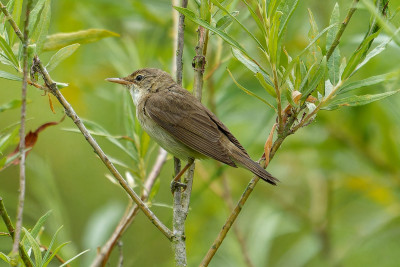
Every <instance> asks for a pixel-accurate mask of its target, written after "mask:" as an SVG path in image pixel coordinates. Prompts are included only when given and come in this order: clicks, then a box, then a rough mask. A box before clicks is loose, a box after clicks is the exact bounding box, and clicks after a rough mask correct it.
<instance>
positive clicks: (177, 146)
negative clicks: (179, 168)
mask: <svg viewBox="0 0 400 267" xmlns="http://www.w3.org/2000/svg"><path fill="white" fill-rule="evenodd" d="M136 114H138V113H137V112H136ZM137 117H138V120H139V123H140V125H141V126H142V128H143V130H144V131H145V132H146V133H147V134H148V135H149V136H150V137H151V138H152V139H153V140H154V141H156V142H157V143H158V144H159V145H160V146H161V147H162V148H164V149H165V150H166V151H168V152H169V153H171V154H172V155H174V156H175V157H177V158H180V159H182V160H187V159H188V158H197V159H201V158H206V156H205V155H203V154H201V153H199V152H197V151H195V150H193V149H191V148H190V147H188V146H186V145H185V144H183V143H181V142H180V141H178V140H176V139H175V138H174V137H173V136H172V135H171V134H169V133H168V132H167V131H166V130H164V129H163V128H162V127H160V126H159V125H158V124H157V123H155V122H154V121H153V120H152V119H150V118H148V117H147V116H145V115H141V116H137Z"/></svg>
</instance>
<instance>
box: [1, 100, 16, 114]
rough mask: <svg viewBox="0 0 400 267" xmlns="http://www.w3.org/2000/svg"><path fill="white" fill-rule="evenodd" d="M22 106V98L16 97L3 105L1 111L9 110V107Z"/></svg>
mask: <svg viewBox="0 0 400 267" xmlns="http://www.w3.org/2000/svg"><path fill="white" fill-rule="evenodd" d="M20 106H21V100H19V99H15V100H12V101H10V102H8V103H6V104H3V105H1V106H0V112H3V111H6V110H9V109H13V108H18V107H20Z"/></svg>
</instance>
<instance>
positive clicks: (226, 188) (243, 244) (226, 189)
mask: <svg viewBox="0 0 400 267" xmlns="http://www.w3.org/2000/svg"><path fill="white" fill-rule="evenodd" d="M222 184H223V188H224V193H223V194H222V197H223V198H224V199H225V202H226V203H227V205H228V208H229V209H230V210H233V209H234V203H233V200H232V193H231V189H230V188H229V184H228V179H227V178H226V176H225V175H223V176H222ZM233 232H234V233H235V235H236V238H237V240H238V242H239V246H240V249H241V251H242V254H243V259H244V261H245V263H246V265H247V266H248V267H254V264H253V262H252V261H251V258H250V255H249V253H248V250H247V246H246V241H245V239H244V237H243V234H242V232H241V231H240V229H239V227H238V225H237V224H234V225H233Z"/></svg>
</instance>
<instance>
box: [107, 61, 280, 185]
mask: <svg viewBox="0 0 400 267" xmlns="http://www.w3.org/2000/svg"><path fill="white" fill-rule="evenodd" d="M108 80H109V81H111V82H116V83H120V84H123V85H125V86H127V87H128V89H129V91H130V93H131V95H132V99H133V101H134V103H135V105H136V115H137V118H138V120H139V122H140V124H141V126H142V127H143V129H144V130H145V131H146V132H147V133H148V134H149V135H150V136H151V137H152V138H153V139H154V140H155V141H156V142H157V143H158V144H159V145H160V146H162V147H163V148H164V149H165V150H167V151H168V152H170V153H171V154H173V155H175V156H176V157H178V158H181V159H189V158H205V157H210V158H213V159H215V160H218V161H220V162H223V163H225V164H227V165H230V166H232V167H237V166H241V167H244V168H246V169H248V170H250V171H251V172H253V173H254V174H255V175H257V176H259V177H260V178H262V179H263V180H265V181H266V182H268V183H270V184H274V185H275V184H276V182H277V181H278V180H277V179H276V178H274V177H273V176H272V175H271V174H269V173H268V172H267V171H266V170H264V169H263V168H262V167H261V166H260V165H259V164H257V163H256V162H254V161H253V160H252V159H251V158H250V157H249V155H248V154H247V152H246V150H245V149H244V148H243V146H242V145H241V144H240V143H239V141H238V140H237V139H236V138H235V137H234V136H233V135H232V133H231V132H230V131H229V129H228V128H227V127H226V126H225V125H224V124H223V123H222V122H221V121H220V120H219V119H218V118H217V117H216V116H215V115H214V114H213V113H212V112H211V111H210V110H208V109H207V108H206V107H205V106H204V105H203V104H202V103H201V102H200V101H199V100H197V99H196V98H195V97H194V96H193V95H192V94H191V93H189V92H188V91H187V90H185V89H183V88H182V87H181V86H179V85H178V84H177V83H175V82H174V80H173V79H172V77H171V76H170V75H169V74H168V73H166V72H164V71H162V70H159V69H141V70H137V71H135V72H134V73H132V74H131V75H129V76H127V77H125V78H110V79H108Z"/></svg>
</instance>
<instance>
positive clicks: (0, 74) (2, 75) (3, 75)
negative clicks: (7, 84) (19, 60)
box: [0, 70, 22, 81]
mask: <svg viewBox="0 0 400 267" xmlns="http://www.w3.org/2000/svg"><path fill="white" fill-rule="evenodd" d="M0 78H4V79H7V80H11V81H22V78H21V77H18V76H15V75H14V74H11V73H8V72H5V71H2V70H0Z"/></svg>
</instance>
